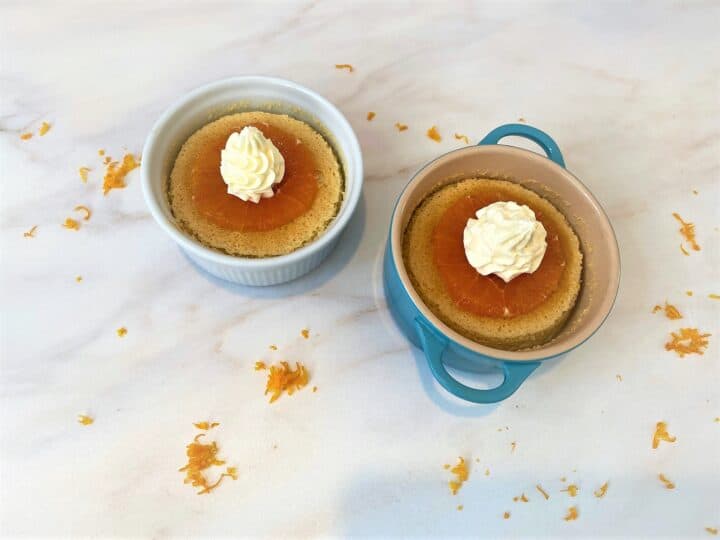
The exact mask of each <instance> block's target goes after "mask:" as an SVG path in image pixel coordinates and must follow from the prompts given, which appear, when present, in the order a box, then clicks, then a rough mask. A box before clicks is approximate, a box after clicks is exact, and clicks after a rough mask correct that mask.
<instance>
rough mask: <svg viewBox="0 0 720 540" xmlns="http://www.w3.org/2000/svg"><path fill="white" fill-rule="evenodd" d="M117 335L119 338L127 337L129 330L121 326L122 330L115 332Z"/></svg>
mask: <svg viewBox="0 0 720 540" xmlns="http://www.w3.org/2000/svg"><path fill="white" fill-rule="evenodd" d="M115 333H117V335H118V337H125V336H126V335H127V328H125V327H124V326H121V327H120V328H118V329H117V330H115Z"/></svg>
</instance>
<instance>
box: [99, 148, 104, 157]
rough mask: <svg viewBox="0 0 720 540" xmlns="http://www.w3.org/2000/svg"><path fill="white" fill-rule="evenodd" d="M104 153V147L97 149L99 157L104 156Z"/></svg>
mask: <svg viewBox="0 0 720 540" xmlns="http://www.w3.org/2000/svg"><path fill="white" fill-rule="evenodd" d="M104 155H105V149H104V148H101V149H100V150H98V156H101V157H102V156H104Z"/></svg>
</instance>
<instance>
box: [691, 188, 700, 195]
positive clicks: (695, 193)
mask: <svg viewBox="0 0 720 540" xmlns="http://www.w3.org/2000/svg"><path fill="white" fill-rule="evenodd" d="M692 192H693V195H697V194H698V193H700V192H699V191H698V190H697V189H693V190H692Z"/></svg>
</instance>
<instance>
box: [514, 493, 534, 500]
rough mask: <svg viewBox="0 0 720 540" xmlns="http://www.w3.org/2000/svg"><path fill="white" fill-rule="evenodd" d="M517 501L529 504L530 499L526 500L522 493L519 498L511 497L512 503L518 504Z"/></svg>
mask: <svg viewBox="0 0 720 540" xmlns="http://www.w3.org/2000/svg"><path fill="white" fill-rule="evenodd" d="M518 501H521V502H529V501H530V499H528V498H527V497H526V496H525V494H524V493H523V494H522V495H520V496H519V497H513V502H518Z"/></svg>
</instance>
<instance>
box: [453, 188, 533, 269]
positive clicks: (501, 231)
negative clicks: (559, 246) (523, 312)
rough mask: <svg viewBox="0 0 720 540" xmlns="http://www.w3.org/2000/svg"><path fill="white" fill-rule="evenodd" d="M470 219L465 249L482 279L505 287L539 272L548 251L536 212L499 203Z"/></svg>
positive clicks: (524, 207) (465, 231) (466, 228)
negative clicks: (491, 277)
mask: <svg viewBox="0 0 720 540" xmlns="http://www.w3.org/2000/svg"><path fill="white" fill-rule="evenodd" d="M475 217H476V218H477V219H472V218H470V219H468V221H467V224H466V225H465V230H464V231H463V245H464V246H465V257H466V258H467V260H468V262H469V263H470V264H471V265H472V266H473V268H475V270H477V271H478V272H479V273H481V274H482V275H483V276H488V275H490V274H495V275H497V276H499V277H501V278H502V279H503V281H505V283H507V282H509V281H511V280H512V279H514V278H516V277H517V276H519V275H520V274H527V273H533V272H534V271H535V270H537V269H538V267H539V266H540V263H541V262H542V260H543V257H544V256H545V250H546V249H547V240H546V238H547V232H546V231H545V227H543V224H542V223H540V222H539V221H538V220H537V219H536V218H535V212H533V211H532V210H531V209H530V208H529V207H527V206H525V205H519V204H517V203H515V202H512V201H508V202H504V201H501V202H496V203H492V204H490V205H488V206H485V207H484V208H481V209H480V210H478V211H477V212H476V213H475Z"/></svg>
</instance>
